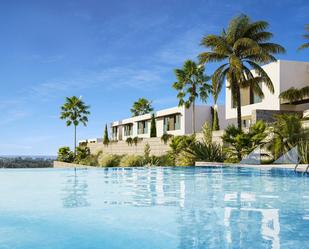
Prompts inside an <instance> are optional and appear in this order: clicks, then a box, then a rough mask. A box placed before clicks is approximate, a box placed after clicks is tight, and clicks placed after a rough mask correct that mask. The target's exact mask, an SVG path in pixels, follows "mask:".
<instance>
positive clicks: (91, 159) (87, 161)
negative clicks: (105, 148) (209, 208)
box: [79, 151, 102, 166]
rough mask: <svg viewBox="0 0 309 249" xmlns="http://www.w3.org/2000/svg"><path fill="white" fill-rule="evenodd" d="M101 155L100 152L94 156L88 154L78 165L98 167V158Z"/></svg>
mask: <svg viewBox="0 0 309 249" xmlns="http://www.w3.org/2000/svg"><path fill="white" fill-rule="evenodd" d="M101 154H102V151H99V152H98V153H96V154H90V155H89V156H87V157H86V158H84V159H82V160H80V161H79V164H82V165H87V166H99V162H98V158H99V156H100V155H101Z"/></svg>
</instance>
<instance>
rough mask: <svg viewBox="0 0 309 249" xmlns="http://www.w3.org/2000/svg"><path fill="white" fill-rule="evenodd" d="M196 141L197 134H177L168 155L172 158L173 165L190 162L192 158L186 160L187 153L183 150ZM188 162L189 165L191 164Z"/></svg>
mask: <svg viewBox="0 0 309 249" xmlns="http://www.w3.org/2000/svg"><path fill="white" fill-rule="evenodd" d="M194 142H195V135H192V136H175V137H173V138H172V140H171V142H170V150H169V151H168V155H169V157H170V158H171V160H172V162H173V165H179V164H181V165H185V164H187V163H189V164H190V162H191V160H190V159H189V158H188V160H186V156H187V155H186V153H182V152H183V150H184V149H185V148H187V147H189V146H190V145H191V144H192V143H194ZM189 164H187V165H189Z"/></svg>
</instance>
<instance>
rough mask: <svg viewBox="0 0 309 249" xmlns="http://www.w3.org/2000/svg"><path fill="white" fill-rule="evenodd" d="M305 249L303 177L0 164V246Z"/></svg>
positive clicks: (306, 188) (307, 197) (307, 226)
mask: <svg viewBox="0 0 309 249" xmlns="http://www.w3.org/2000/svg"><path fill="white" fill-rule="evenodd" d="M47 248H48V249H71V248H72V249H81V248H82V249H97V248H98V249H105V248H106V249H116V248H117V249H120V248H121V249H124V248H125V249H139V248H141V249H174V248H178V249H189V248H190V249H195V248H196V249H197V248H199V249H200V248H203V249H205V248H252V249H255V248H276V249H277V248H294V249H301V248H309V177H307V176H303V175H301V174H296V173H294V172H293V171H287V170H259V169H249V168H193V167H190V168H182V167H174V168H173V167H170V168H159V167H158V168H109V169H88V170H82V169H80V170H77V171H76V172H74V170H72V169H21V170H0V249H47Z"/></svg>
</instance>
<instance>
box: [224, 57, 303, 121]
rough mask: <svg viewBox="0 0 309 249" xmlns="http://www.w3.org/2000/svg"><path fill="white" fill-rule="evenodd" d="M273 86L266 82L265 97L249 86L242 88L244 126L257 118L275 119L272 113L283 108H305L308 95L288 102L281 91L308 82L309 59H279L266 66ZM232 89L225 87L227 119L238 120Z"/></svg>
mask: <svg viewBox="0 0 309 249" xmlns="http://www.w3.org/2000/svg"><path fill="white" fill-rule="evenodd" d="M263 69H264V70H265V71H266V73H267V74H268V76H269V77H270V78H271V80H272V82H273V86H274V93H271V92H270V91H269V89H268V88H267V87H266V86H265V85H264V84H263V85H262V87H261V88H262V91H263V93H264V98H263V99H261V98H260V97H258V96H256V95H255V94H254V93H253V92H252V90H251V89H250V88H245V89H241V104H242V108H241V114H242V121H243V126H244V127H249V126H250V125H251V123H255V122H256V121H257V120H260V119H262V120H264V121H273V115H274V114H279V113H284V112H291V111H292V112H293V111H299V112H306V110H309V99H306V100H303V101H299V102H294V103H291V104H290V103H288V102H286V101H281V100H280V98H279V95H280V93H282V92H283V91H286V90H288V89H289V88H291V87H295V88H302V87H305V86H309V62H301V61H287V60H278V61H277V62H272V63H269V64H267V65H264V66H263ZM231 94H232V93H231V89H230V88H226V95H225V96H226V99H225V116H226V119H227V120H228V121H232V120H236V117H237V110H236V107H235V105H233V103H232V95H231Z"/></svg>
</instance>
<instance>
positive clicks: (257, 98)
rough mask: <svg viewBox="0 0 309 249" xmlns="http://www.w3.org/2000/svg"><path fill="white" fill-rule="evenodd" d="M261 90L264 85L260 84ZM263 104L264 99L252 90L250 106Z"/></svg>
mask: <svg viewBox="0 0 309 249" xmlns="http://www.w3.org/2000/svg"><path fill="white" fill-rule="evenodd" d="M259 86H260V88H261V89H262V84H261V83H259ZM260 102H262V98H261V97H260V96H258V95H257V94H255V93H254V92H253V90H252V89H250V104H256V103H260Z"/></svg>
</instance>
